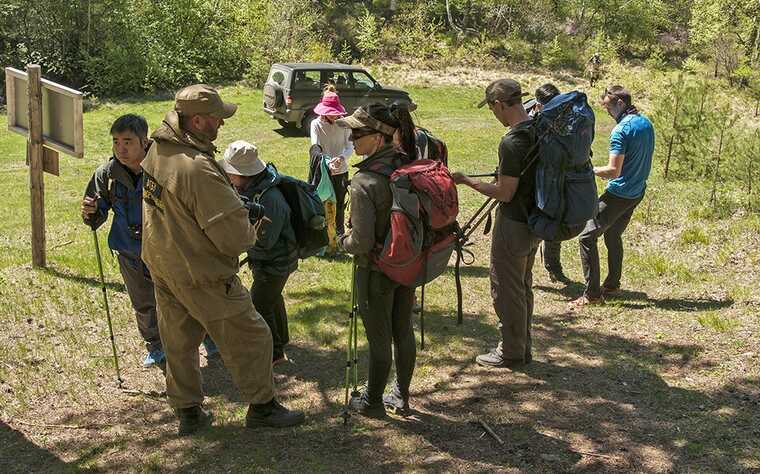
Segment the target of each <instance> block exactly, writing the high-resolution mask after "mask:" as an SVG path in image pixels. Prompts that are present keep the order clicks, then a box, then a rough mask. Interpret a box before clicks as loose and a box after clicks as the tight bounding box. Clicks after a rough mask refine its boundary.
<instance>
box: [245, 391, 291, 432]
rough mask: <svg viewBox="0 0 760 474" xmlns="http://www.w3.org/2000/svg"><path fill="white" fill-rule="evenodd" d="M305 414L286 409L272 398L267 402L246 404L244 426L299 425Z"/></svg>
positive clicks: (281, 426)
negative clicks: (246, 410)
mask: <svg viewBox="0 0 760 474" xmlns="http://www.w3.org/2000/svg"><path fill="white" fill-rule="evenodd" d="M304 419H305V416H304V414H303V412H302V411H299V410H288V409H287V408H285V407H284V406H282V404H281V403H280V402H278V401H277V400H275V399H274V398H273V399H272V400H270V401H269V402H268V403H261V404H256V405H255V404H253V403H251V404H250V405H249V406H248V414H247V415H246V416H245V426H246V428H258V427H260V426H269V427H272V428H285V427H288V426H296V425H300V424H301V423H303V422H304Z"/></svg>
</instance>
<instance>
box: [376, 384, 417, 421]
mask: <svg viewBox="0 0 760 474" xmlns="http://www.w3.org/2000/svg"><path fill="white" fill-rule="evenodd" d="M383 405H385V407H386V408H388V409H390V410H391V411H392V412H394V413H396V414H397V415H401V416H405V415H406V414H408V413H409V412H410V411H411V410H410V409H409V396H407V397H406V398H404V397H403V396H402V395H401V390H399V388H398V384H393V388H392V389H391V391H390V393H387V394H385V395H383Z"/></svg>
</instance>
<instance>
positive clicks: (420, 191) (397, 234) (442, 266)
mask: <svg viewBox="0 0 760 474" xmlns="http://www.w3.org/2000/svg"><path fill="white" fill-rule="evenodd" d="M373 171H375V172H377V173H380V174H383V175H385V176H389V178H390V186H391V192H392V193H393V206H392V208H391V225H390V230H389V232H388V235H387V236H386V238H385V242H384V243H383V244H382V245H380V244H378V246H377V248H376V249H375V250H374V251H373V252H371V253H370V256H371V259H372V261H373V263H374V264H375V265H377V266H378V267H379V268H380V270H381V271H382V272H383V273H385V274H386V275H387V276H388V278H390V279H391V280H393V281H395V282H397V283H400V284H402V285H405V286H410V287H417V286H421V285H424V284H425V283H428V282H430V281H432V280H434V279H435V278H436V277H438V276H439V275H440V274H442V273H443V272H444V271H445V270H446V267H447V265H448V262H449V257H451V254H452V252H453V251H454V246H455V243H456V235H455V228H456V218H457V214H458V213H459V199H458V197H457V187H456V184H454V180H453V179H452V178H451V174H449V170H448V168H446V166H445V165H444V164H443V163H442V162H440V161H437V160H415V161H412V162H411V163H409V164H406V165H403V166H400V167H398V168H396V169H395V170H392V171H391V170H373Z"/></svg>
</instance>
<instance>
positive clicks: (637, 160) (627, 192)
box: [570, 86, 655, 309]
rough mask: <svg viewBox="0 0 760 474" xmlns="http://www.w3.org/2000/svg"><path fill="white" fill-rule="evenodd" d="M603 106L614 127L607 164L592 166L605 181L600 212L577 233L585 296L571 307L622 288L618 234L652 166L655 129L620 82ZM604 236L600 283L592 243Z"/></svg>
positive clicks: (596, 300) (598, 300) (608, 92)
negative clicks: (604, 271) (604, 267)
mask: <svg viewBox="0 0 760 474" xmlns="http://www.w3.org/2000/svg"><path fill="white" fill-rule="evenodd" d="M602 107H604V108H605V109H606V110H607V113H609V114H610V116H612V118H614V119H615V121H616V122H617V126H616V127H615V128H614V129H613V130H612V134H611V135H610V148H609V162H608V163H607V165H605V166H596V167H594V173H595V174H596V175H597V176H599V177H600V178H602V179H606V180H609V181H608V183H607V187H606V188H605V191H604V193H603V194H602V195H601V196H600V197H599V213H598V214H597V216H596V218H595V219H592V220H590V221H588V223H587V224H586V228H585V229H584V230H583V232H582V233H581V235H580V237H579V239H580V254H581V265H582V266H583V275H584V278H585V280H586V290H585V291H584V293H583V296H581V297H580V298H578V299H576V300H574V301H572V302H571V303H570V308H571V309H579V308H581V307H583V306H586V305H590V304H591V305H593V304H602V303H603V302H604V297H605V296H608V295H613V294H614V293H616V292H618V291H620V275H621V273H622V269H623V239H622V235H623V232H624V231H625V229H626V227H628V223H629V222H630V221H631V216H633V211H634V209H636V206H638V205H639V203H640V202H641V200H642V199H643V198H644V192H645V190H646V186H647V178H648V177H649V171H650V170H651V168H652V155H653V153H654V139H655V135H654V127H653V126H652V122H650V121H649V119H647V118H646V117H644V116H643V115H641V114H640V113H639V111H638V110H637V109H636V107H635V106H634V105H633V104H632V102H631V93H630V92H628V91H627V90H626V89H625V88H624V87H622V86H612V87H609V88H607V89H605V90H604V94H603V95H602ZM602 235H603V236H604V244H605V245H606V246H607V260H608V263H607V264H608V272H607V278H606V279H605V280H604V283H602V284H601V286H600V284H599V281H600V273H601V271H600V268H599V251H598V249H597V244H596V241H597V239H598V238H599V236H602Z"/></svg>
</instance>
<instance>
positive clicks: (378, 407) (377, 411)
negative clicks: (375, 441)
mask: <svg viewBox="0 0 760 474" xmlns="http://www.w3.org/2000/svg"><path fill="white" fill-rule="evenodd" d="M348 406H349V408H351V409H352V410H354V411H355V412H358V413H359V414H361V415H364V416H366V417H368V418H377V419H382V418H385V405H383V401H379V402H370V401H369V396H368V395H367V392H366V391H364V392H362V393H360V394H359V395H355V396H353V397H351V400H350V401H349V402H348Z"/></svg>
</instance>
